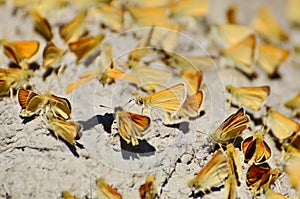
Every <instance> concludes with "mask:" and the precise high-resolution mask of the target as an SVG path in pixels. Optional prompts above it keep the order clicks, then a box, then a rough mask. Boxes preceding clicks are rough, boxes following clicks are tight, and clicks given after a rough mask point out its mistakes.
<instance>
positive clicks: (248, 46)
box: [220, 34, 256, 77]
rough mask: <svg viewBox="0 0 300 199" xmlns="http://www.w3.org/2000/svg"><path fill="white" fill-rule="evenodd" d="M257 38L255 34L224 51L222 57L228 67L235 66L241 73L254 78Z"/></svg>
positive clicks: (221, 52) (221, 53)
mask: <svg viewBox="0 0 300 199" xmlns="http://www.w3.org/2000/svg"><path fill="white" fill-rule="evenodd" d="M255 46H256V38H255V36H254V35H253V34H251V35H249V36H247V37H246V38H244V39H242V40H241V41H239V42H237V43H235V44H233V45H231V46H229V47H228V48H225V49H222V50H221V51H220V55H221V56H223V59H224V61H225V62H228V65H234V66H235V67H236V68H237V69H239V70H240V71H241V72H243V73H244V74H246V75H247V76H249V77H252V76H254V74H255V72H254V69H253V65H254V54H255Z"/></svg>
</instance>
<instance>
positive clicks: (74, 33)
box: [59, 11, 87, 44]
mask: <svg viewBox="0 0 300 199" xmlns="http://www.w3.org/2000/svg"><path fill="white" fill-rule="evenodd" d="M86 14H87V12H86V11H82V12H79V13H78V15H77V16H76V17H75V18H73V19H72V20H71V21H70V22H68V23H66V24H63V25H61V26H60V27H59V35H60V37H61V38H62V39H63V40H64V41H65V42H66V43H67V44H69V43H71V42H75V41H77V40H78V39H79V38H80V37H81V36H82V35H83V33H84V22H85V18H86Z"/></svg>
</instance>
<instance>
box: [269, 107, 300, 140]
mask: <svg viewBox="0 0 300 199" xmlns="http://www.w3.org/2000/svg"><path fill="white" fill-rule="evenodd" d="M266 125H267V127H268V129H267V131H270V130H271V131H272V133H273V134H274V136H275V137H276V138H277V139H279V140H280V141H283V140H284V139H286V138H289V137H290V136H291V135H293V133H297V132H298V131H299V130H300V124H298V123H297V122H295V121H294V120H292V119H290V118H288V117H286V116H285V115H283V114H281V113H279V112H277V111H275V110H274V109H272V108H270V109H269V110H268V113H267V118H266Z"/></svg>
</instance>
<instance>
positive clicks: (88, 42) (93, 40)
mask: <svg viewBox="0 0 300 199" xmlns="http://www.w3.org/2000/svg"><path fill="white" fill-rule="evenodd" d="M104 37H105V35H103V34H99V35H96V36H88V37H82V38H80V39H79V40H77V41H73V42H70V43H69V49H70V51H71V52H72V53H74V54H75V55H76V57H77V59H76V63H77V64H78V63H79V61H80V60H81V59H82V58H84V57H86V56H88V55H89V54H90V53H91V52H92V51H93V50H94V49H95V48H96V47H97V46H98V45H99V44H100V43H101V42H102V40H103V39H104Z"/></svg>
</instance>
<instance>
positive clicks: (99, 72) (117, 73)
mask: <svg viewBox="0 0 300 199" xmlns="http://www.w3.org/2000/svg"><path fill="white" fill-rule="evenodd" d="M112 56H113V55H112V47H111V45H110V44H105V45H104V46H103V47H102V49H101V54H100V56H99V57H98V58H97V59H96V61H97V68H96V69H95V70H93V71H88V72H85V73H83V74H82V75H81V76H80V78H79V80H77V81H76V82H73V83H71V84H70V85H69V86H68V88H67V89H66V93H70V92H72V91H73V90H74V89H75V88H76V87H78V86H79V85H81V84H83V83H85V82H88V81H91V80H93V79H98V80H99V81H100V82H101V83H102V84H103V85H105V84H106V83H108V84H110V83H113V82H114V80H115V79H126V80H128V81H131V82H133V83H136V84H138V79H137V77H135V76H134V75H133V74H127V73H125V72H123V71H121V70H119V69H116V68H114V67H113V65H114V63H113V57H112Z"/></svg>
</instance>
